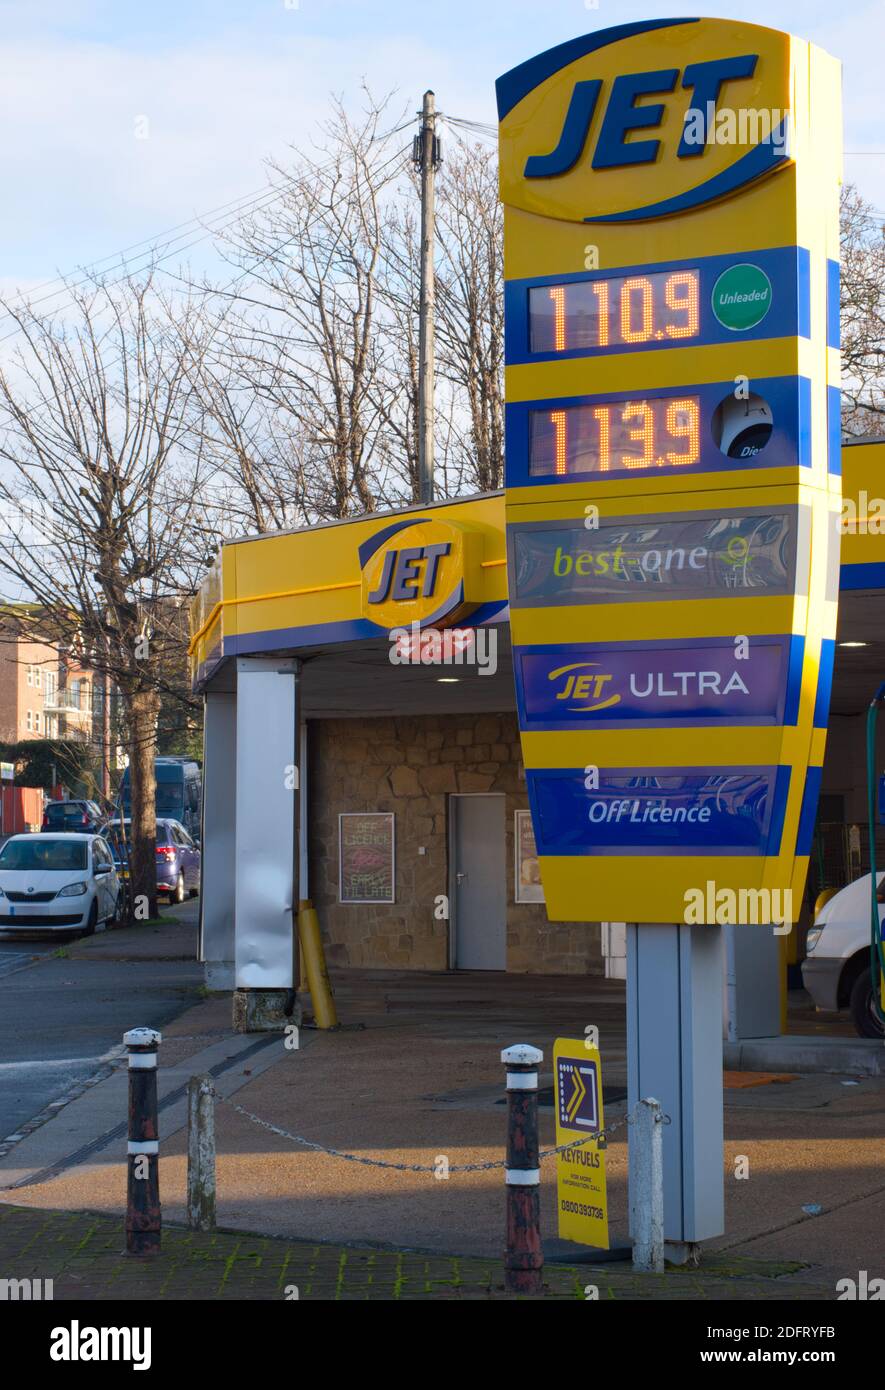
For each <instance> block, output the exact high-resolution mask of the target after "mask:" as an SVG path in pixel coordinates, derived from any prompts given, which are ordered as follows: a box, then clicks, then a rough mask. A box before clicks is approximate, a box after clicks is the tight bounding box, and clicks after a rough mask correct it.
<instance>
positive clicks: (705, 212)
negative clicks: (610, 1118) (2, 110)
mask: <svg viewBox="0 0 885 1390" xmlns="http://www.w3.org/2000/svg"><path fill="white" fill-rule="evenodd" d="M497 90H498V107H499V116H500V151H501V174H500V180H501V197H502V200H503V202H504V216H505V223H504V225H505V305H506V328H505V338H506V362H507V366H506V378H507V407H506V411H507V421H506V428H507V448H506V517H507V540H508V585H509V595H510V605H511V631H512V636H513V643H514V670H515V677H516V687H517V699H518V707H519V718H520V730H521V738H522V747H523V756H524V762H525V767H526V776H527V782H528V790H529V799H530V805H531V811H532V820H533V826H534V832H535V839H536V843H537V848H538V854H539V861H540V869H541V876H542V880H543V884H544V892H545V898H546V902H547V908H548V913H549V915H550V917H551V918H552V919H554V920H599V919H603V920H604V919H614V920H619V921H623V920H625V919H626V920H628V921H638V922H667V921H671V922H672V921H682V920H684V914H685V907H686V894H687V893H690V892H691V890H693V889H696V888H697V886H698V885H699V884H700V885H702V884H704V883H706V882H708V881H711V880H712V881H715V882H716V884H717V887H721V888H726V889H734V890H740V889H765V888H767V889H769V890H771V892H772V893H773V892H774V890H781V891H782V892H783V891H784V890H787V889H792V890H793V903H794V908H795V911H796V912H798V908H799V904H800V902H801V897H802V887H803V885H804V880H805V874H806V871H807V864H808V854H809V850H810V842H811V835H812V831H813V825H814V818H815V812H816V805H817V796H818V790H819V786H820V776H821V766H822V762H823V752H824V740H825V736H826V722H827V713H828V705H829V689H830V681H831V675H832V665H833V645H834V637H835V622H836V601H837V576H838V530H837V519H838V514H839V507H840V495H841V494H840V459H839V437H840V430H839V335H838V324H839V273H838V254H839V225H838V190H839V180H840V172H841V171H840V151H841V123H840V110H839V103H840V93H839V68H838V64H836V63H835V62H834V61H833V60H832V59H831V58H829V57H828V56H827V55H826V54H824V53H822V52H821V51H820V50H818V49H816V48H814V47H812V46H810V45H809V44H807V43H804V42H803V41H801V40H798V39H795V38H793V37H791V36H790V35H787V34H782V33H779V32H777V31H775V30H772V29H765V28H761V27H759V26H756V25H750V24H744V23H739V22H737V21H729V20H690V19H672V20H651V21H648V22H645V23H635V24H625V25H620V26H618V27H616V28H613V29H606V30H602V31H600V32H597V33H595V34H589V35H586V36H584V37H583V38H579V39H575V40H573V41H572V42H570V43H565V44H562V45H560V46H559V47H558V48H554V49H551V50H550V51H549V52H546V53H542V54H540V55H539V56H538V57H536V58H534V59H531V60H530V61H529V62H526V63H523V64H522V65H521V66H520V67H518V68H515V69H514V70H513V71H512V72H510V73H507V74H506V75H505V76H504V77H502V78H500V79H499V81H498V84H497ZM637 859H639V860H641V861H642V871H641V872H635V871H632V870H631V869H629V868H628V862H625V861H630V860H632V861H633V864H634V866H635V867H636V868H638V867H639V866H638V865H636V864H635V861H636V860H637Z"/></svg>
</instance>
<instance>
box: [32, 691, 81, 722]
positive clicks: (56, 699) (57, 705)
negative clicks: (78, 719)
mask: <svg viewBox="0 0 885 1390" xmlns="http://www.w3.org/2000/svg"><path fill="white" fill-rule="evenodd" d="M43 710H44V713H46V714H66V715H69V716H70V715H75V714H79V715H82V716H84V717H86V716H87V715H88V714H89V708H88V706H84V705H81V703H80V697H79V696H78V695H77V694H76V693H75V692H74V691H73V690H55V691H49V690H47V691H46V692H45V693H44V695H43Z"/></svg>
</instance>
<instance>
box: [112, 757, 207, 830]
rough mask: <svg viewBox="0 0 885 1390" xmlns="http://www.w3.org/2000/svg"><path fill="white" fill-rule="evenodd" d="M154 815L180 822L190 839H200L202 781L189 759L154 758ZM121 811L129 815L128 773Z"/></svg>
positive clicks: (196, 765)
mask: <svg viewBox="0 0 885 1390" xmlns="http://www.w3.org/2000/svg"><path fill="white" fill-rule="evenodd" d="M154 776H155V778H156V783H157V790H156V798H155V800H156V808H157V815H158V816H163V817H165V818H166V819H167V820H177V821H180V822H181V824H182V825H183V826H184V828H185V830H186V831H187V832H188V834H189V835H190V836H191V838H192V839H194V840H196V841H198V842H199V839H200V807H201V803H202V796H203V777H202V772H201V770H200V764H199V763H198V762H194V760H193V759H192V758H156V759H155V760H154ZM120 810H121V814H122V815H123V816H131V815H132V794H131V791H130V781H129V769H128V767H127V768H126V771H125V772H124V773H123V780H122V781H121V783H120Z"/></svg>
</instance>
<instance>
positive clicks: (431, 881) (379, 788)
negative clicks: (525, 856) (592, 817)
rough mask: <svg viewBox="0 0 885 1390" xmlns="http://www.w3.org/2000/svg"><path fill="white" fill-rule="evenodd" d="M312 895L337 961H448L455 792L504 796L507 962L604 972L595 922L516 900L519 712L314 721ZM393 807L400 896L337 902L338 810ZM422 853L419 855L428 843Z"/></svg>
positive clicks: (430, 965) (427, 966)
mask: <svg viewBox="0 0 885 1390" xmlns="http://www.w3.org/2000/svg"><path fill="white" fill-rule="evenodd" d="M308 729H309V760H308V785H309V796H310V811H309V816H310V896H311V897H312V898H313V900H314V902H315V904H316V907H317V909H318V911H319V918H320V923H321V926H322V930H323V936H324V939H325V942H326V950H327V953H328V958H329V961H330V963H331V964H333V965H352V966H363V967H375V968H379V967H393V968H396V969H413V970H446V969H448V962H449V946H448V938H449V932H448V922H447V921H445V920H436V919H435V917H434V900H435V898H437V896H438V895H440V894H445V893H447V891H448V859H447V853H448V851H447V826H448V797H449V796H450V795H451V794H452V793H456V792H500V793H503V794H504V795H505V796H506V798H507V800H506V816H505V823H506V833H507V969H508V970H513V971H525V972H528V971H536V972H544V973H548V974H602V973H603V963H602V957H601V950H600V929H599V925H598V924H597V923H590V924H582V923H561V922H548V921H547V914H546V911H545V908H544V906H543V904H542V903H517V902H515V901H514V887H513V885H514V845H513V825H514V817H513V813H514V811H515V810H518V809H519V810H521V809H524V808H526V807H527V806H528V797H527V793H526V785H525V778H524V776H523V774H522V764H521V757H520V747H519V732H518V727H517V722H516V715H515V714H482V715H440V716H435V715H422V716H414V717H404V718H396V719H394V718H389V719H366V720H357V719H328V720H311V721H310V723H309V725H308ZM346 811H394V812H395V813H396V832H395V833H396V902H395V903H393V904H389V903H383V904H381V903H377V904H376V903H370V904H356V903H353V904H342V903H339V902H338V816H339V814H340V813H342V812H346ZM422 846H423V848H424V851H425V852H424V854H419V852H418V851H419V848H420V847H422Z"/></svg>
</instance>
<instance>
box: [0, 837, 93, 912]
mask: <svg viewBox="0 0 885 1390" xmlns="http://www.w3.org/2000/svg"><path fill="white" fill-rule="evenodd" d="M119 894H120V881H119V879H118V878H117V872H116V869H115V868H114V861H113V858H112V856H111V851H110V849H109V847H108V845H107V844H106V843H105V841H104V840H103V839H102V838H101V836H100V835H84V834H77V833H76V832H70V831H68V832H66V833H65V834H63V835H58V834H46V833H44V832H43V831H41V832H39V834H36V835H12V836H10V838H9V839H8V840H7V841H6V843H5V845H3V847H2V849H0V930H2V931H35V930H39V931H42V930H45V929H46V928H51V929H52V930H54V931H59V930H62V931H66V932H73V931H78V930H79V931H82V932H86V933H89V932H93V931H95V928H96V927H97V926H100V925H101V924H102V923H108V922H113V921H114V920H115V919H116V917H117V910H118V903H119Z"/></svg>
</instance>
